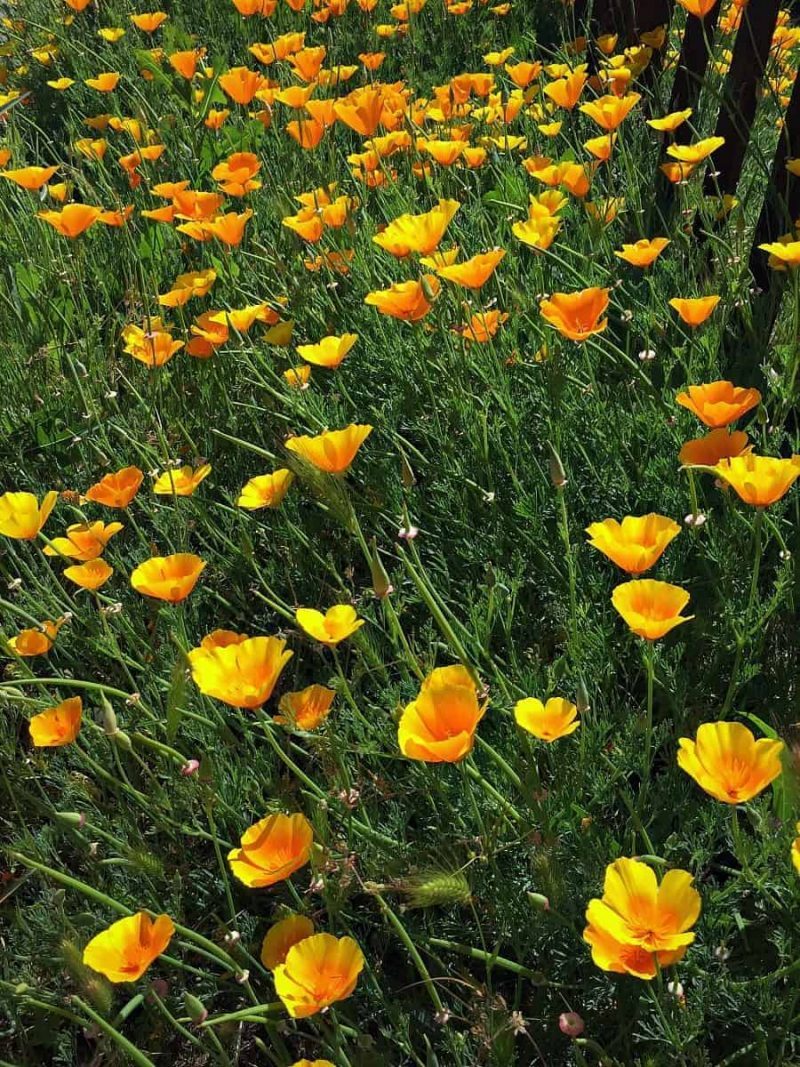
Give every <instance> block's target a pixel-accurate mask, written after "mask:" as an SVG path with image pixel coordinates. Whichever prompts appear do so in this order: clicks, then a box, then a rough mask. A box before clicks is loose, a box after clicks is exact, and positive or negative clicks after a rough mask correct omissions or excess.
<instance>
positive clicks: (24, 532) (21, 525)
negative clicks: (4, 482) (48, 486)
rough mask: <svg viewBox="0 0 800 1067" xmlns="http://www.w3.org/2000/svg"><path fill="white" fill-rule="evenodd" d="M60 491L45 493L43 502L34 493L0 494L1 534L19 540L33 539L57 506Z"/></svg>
mask: <svg viewBox="0 0 800 1067" xmlns="http://www.w3.org/2000/svg"><path fill="white" fill-rule="evenodd" d="M57 500H58V493H57V492H56V491H55V490H51V492H49V493H45V495H44V497H43V498H42V502H41V504H40V503H39V501H38V500H37V498H36V497H35V496H34V495H33V493H14V492H9V493H3V495H2V496H0V534H2V535H3V536H4V537H12V538H14V540H17V541H32V540H33V539H34V538H35V537H36V536H37V535H38V533H39V531H40V530H41V529H42V527H43V526H44V524H45V523H46V522H47V520H48V518H49V517H50V512H51V511H52V510H53V508H54V507H55V506H56V501H57Z"/></svg>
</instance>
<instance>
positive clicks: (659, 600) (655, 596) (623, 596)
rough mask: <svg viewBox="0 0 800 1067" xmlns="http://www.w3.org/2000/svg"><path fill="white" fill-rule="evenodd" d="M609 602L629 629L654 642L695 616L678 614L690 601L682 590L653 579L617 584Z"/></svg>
mask: <svg viewBox="0 0 800 1067" xmlns="http://www.w3.org/2000/svg"><path fill="white" fill-rule="evenodd" d="M611 603H612V604H613V605H614V607H615V608H616V609H617V611H618V612H619V613H620V615H621V616H622V617H623V619H624V620H625V622H626V623H627V624H628V626H630V628H631V630H633V632H634V633H635V634H638V635H639V637H643V638H645V640H647V641H657V640H658V639H659V638H660V637H664V635H665V634H668V633H669V632H670V630H674V629H675V627H676V626H680V625H681V623H683V622H689V620H690V619H693V618H694V615H681V612H682V611H683V609H684V608H685V607H686V605H687V604H688V603H689V594H688V593H687V592H686V590H685V589H681V588H680V587H679V586H677V585H670V584H669V583H668V582H657V581H654V580H653V579H652V578H640V579H638V580H636V581H633V582H623V583H622V585H618V586H617V587H616V588H615V589H614V592H613V593H612V594H611Z"/></svg>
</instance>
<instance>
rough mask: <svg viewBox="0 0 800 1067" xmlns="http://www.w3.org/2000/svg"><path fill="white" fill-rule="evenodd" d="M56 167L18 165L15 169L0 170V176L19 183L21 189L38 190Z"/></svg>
mask: <svg viewBox="0 0 800 1067" xmlns="http://www.w3.org/2000/svg"><path fill="white" fill-rule="evenodd" d="M57 170H58V167H57V166H55V167H20V168H18V169H17V170H3V171H0V178H5V179H6V181H9V182H13V183H14V184H15V185H20V186H21V187H22V188H23V189H29V190H30V191H31V192H38V190H39V189H41V188H42V186H43V185H47V183H48V182H49V181H50V179H51V178H52V177H53V175H54V174H55V172H56V171H57Z"/></svg>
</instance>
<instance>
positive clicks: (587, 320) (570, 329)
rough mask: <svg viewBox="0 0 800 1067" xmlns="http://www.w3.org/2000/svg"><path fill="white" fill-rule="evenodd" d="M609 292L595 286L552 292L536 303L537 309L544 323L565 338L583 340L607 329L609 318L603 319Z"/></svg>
mask: <svg viewBox="0 0 800 1067" xmlns="http://www.w3.org/2000/svg"><path fill="white" fill-rule="evenodd" d="M610 291H611V290H610V289H600V288H597V287H594V288H591V289H582V290H580V292H577V293H553V295H552V296H551V297H550V298H549V299H543V300H541V301H540V302H539V309H540V311H541V313H542V318H543V319H544V320H545V322H547V323H548V325H550V326H553V327H554V328H555V329H556V330H558V332H559V333H560V334H562V335H563V336H564V337H569V338H570V339H571V340H573V341H585V340H586V338H587V337H591V336H592V334H595V333H602V331H603V330H605V328H606V326H608V319H604V318H602V316H603V315H604V314H605V312H606V309H607V308H608V296H609V293H610Z"/></svg>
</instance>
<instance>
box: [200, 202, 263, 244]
mask: <svg viewBox="0 0 800 1067" xmlns="http://www.w3.org/2000/svg"><path fill="white" fill-rule="evenodd" d="M252 217H253V212H252V210H251V209H250V208H248V209H247V211H244V212H242V214H241V215H236V214H234V213H233V212H231V211H229V212H228V213H227V214H226V215H218V216H217V218H215V219H212V220H211V221H210V222H203V223H201V226H202V229H203V232H204V233H206V234H208V235H209V236H211V237H216V239H217V240H218V241H221V242H222V243H223V244H225V245H228V246H229V247H236V246H237V245H240V244H241V243H242V238H243V237H244V228H245V226H246V225H247V223H248V222H249V221H250V219H252Z"/></svg>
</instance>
